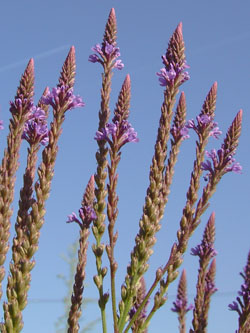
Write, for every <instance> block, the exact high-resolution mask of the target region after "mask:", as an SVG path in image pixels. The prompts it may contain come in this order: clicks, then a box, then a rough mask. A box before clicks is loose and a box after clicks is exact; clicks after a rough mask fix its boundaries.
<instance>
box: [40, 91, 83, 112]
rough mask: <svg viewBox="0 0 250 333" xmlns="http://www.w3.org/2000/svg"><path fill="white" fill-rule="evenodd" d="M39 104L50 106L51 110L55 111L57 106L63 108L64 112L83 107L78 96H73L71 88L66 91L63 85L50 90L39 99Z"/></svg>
mask: <svg viewBox="0 0 250 333" xmlns="http://www.w3.org/2000/svg"><path fill="white" fill-rule="evenodd" d="M41 102H42V103H43V104H45V105H51V106H52V107H53V109H56V106H57V105H59V106H63V107H65V108H66V110H71V109H74V108H78V107H83V106H84V105H85V103H84V102H83V101H82V98H81V97H80V96H79V95H77V96H75V95H74V94H73V88H70V89H67V87H66V86H64V85H62V86H57V87H56V88H52V90H51V91H49V92H48V93H47V95H46V96H43V97H42V98H41Z"/></svg>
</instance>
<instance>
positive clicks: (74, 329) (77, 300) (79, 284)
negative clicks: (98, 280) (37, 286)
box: [68, 227, 90, 333]
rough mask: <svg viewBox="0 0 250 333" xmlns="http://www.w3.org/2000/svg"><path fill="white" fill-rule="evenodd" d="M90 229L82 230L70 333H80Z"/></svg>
mask: <svg viewBox="0 0 250 333" xmlns="http://www.w3.org/2000/svg"><path fill="white" fill-rule="evenodd" d="M89 234H90V232H89V229H88V228H86V227H83V228H82V229H81V230H80V238H79V245H80V248H79V250H78V263H77V267H76V274H75V282H74V285H73V293H72V296H71V307H70V311H69V317H68V333H78V331H79V319H80V317H81V314H82V312H81V305H82V293H83V289H84V286H83V281H84V279H85V266H86V262H87V249H88V242H87V240H88V237H89Z"/></svg>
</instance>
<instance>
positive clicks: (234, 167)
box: [226, 162, 242, 174]
mask: <svg viewBox="0 0 250 333" xmlns="http://www.w3.org/2000/svg"><path fill="white" fill-rule="evenodd" d="M226 171H228V172H230V171H232V172H235V173H238V174H242V166H241V165H240V163H238V162H236V163H234V164H233V165H231V166H229V167H227V168H226Z"/></svg>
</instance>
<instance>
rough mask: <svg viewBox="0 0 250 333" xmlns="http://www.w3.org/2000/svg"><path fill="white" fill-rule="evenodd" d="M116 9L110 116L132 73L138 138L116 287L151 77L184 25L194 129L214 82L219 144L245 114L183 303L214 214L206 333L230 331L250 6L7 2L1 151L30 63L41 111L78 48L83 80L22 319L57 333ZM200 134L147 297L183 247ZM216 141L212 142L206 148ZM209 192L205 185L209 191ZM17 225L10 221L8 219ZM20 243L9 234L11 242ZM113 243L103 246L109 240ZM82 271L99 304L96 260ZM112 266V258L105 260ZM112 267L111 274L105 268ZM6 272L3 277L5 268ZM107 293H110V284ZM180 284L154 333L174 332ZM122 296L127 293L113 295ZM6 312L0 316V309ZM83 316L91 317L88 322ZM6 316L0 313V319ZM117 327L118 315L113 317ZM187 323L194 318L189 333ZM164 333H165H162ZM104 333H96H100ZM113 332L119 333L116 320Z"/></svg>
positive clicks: (128, 245)
mask: <svg viewBox="0 0 250 333" xmlns="http://www.w3.org/2000/svg"><path fill="white" fill-rule="evenodd" d="M112 7H114V8H115V11H116V15H117V23H118V40H117V41H118V46H119V47H120V51H121V58H122V60H123V62H124V64H125V67H124V69H123V70H122V71H115V73H114V80H113V86H112V96H111V107H112V108H113V106H114V105H115V102H116V99H117V93H118V92H119V90H120V87H121V84H122V82H123V80H124V78H125V75H126V74H127V73H129V74H130V76H131V81H132V101H131V116H130V121H131V123H132V124H133V126H134V128H135V129H136V131H137V132H138V136H139V139H140V142H139V143H137V144H134V143H131V144H128V145H126V146H125V147H124V149H123V153H122V160H121V163H120V165H119V171H118V172H119V185H118V195H119V197H120V201H119V211H120V214H119V217H118V221H117V229H118V231H119V239H118V242H117V249H116V259H117V261H118V263H119V269H118V274H117V276H118V283H117V285H118V286H120V284H121V283H122V282H123V280H124V276H125V272H126V267H127V264H128V262H129V254H130V251H131V249H132V247H133V245H134V237H135V235H136V232H137V231H138V221H139V218H140V216H141V212H142V206H143V203H144V197H145V191H146V188H147V186H148V172H149V164H150V162H151V158H152V153H153V147H154V142H155V138H156V131H157V126H158V119H159V116H160V106H161V103H162V100H163V88H162V87H160V86H159V84H158V79H157V77H156V75H155V73H156V72H157V71H159V69H160V68H161V67H162V62H161V55H162V54H163V53H164V52H165V50H166V47H167V44H168V40H169V38H170V36H171V34H172V33H173V31H174V29H175V28H176V26H177V25H178V23H179V22H180V21H182V22H183V35H184V40H185V45H186V56H187V63H188V64H189V65H190V70H189V72H190V76H191V79H190V80H189V81H188V82H187V83H185V84H184V85H183V86H182V89H183V90H184V91H185V94H186V99H187V107H188V110H187V113H188V114H187V118H188V119H191V118H195V117H196V115H197V114H198V113H199V111H200V109H201V106H202V104H203V101H204V99H205V97H206V94H207V93H208V91H209V89H210V88H211V86H212V84H213V83H214V82H215V81H217V82H218V99H217V109H216V119H215V120H216V121H217V122H218V123H219V127H220V129H221V130H222V131H223V135H222V139H223V138H224V135H225V133H226V130H227V128H228V127H229V126H230V124H231V122H232V120H233V118H234V116H235V115H236V113H237V112H238V110H239V109H241V108H242V109H243V112H244V113H243V130H242V136H241V139H240V146H239V149H238V153H237V155H236V159H237V161H239V162H240V163H241V165H242V166H243V174H242V175H237V174H231V173H230V174H227V175H225V177H224V178H223V180H222V181H221V182H220V184H219V186H218V190H217V192H216V193H215V195H214V196H213V199H212V200H211V205H210V207H209V209H208V211H207V213H206V214H205V215H204V216H203V218H202V223H201V225H200V226H199V228H198V229H197V230H196V232H195V234H194V236H193V238H192V240H191V241H190V244H189V249H188V251H187V253H186V255H185V260H184V264H183V267H185V268H186V270H187V278H188V294H189V299H190V301H191V302H192V299H193V296H194V293H195V284H196V279H197V268H198V259H197V258H196V257H192V256H191V255H190V248H191V247H193V246H196V245H197V244H198V243H199V242H200V240H201V237H202V234H203V230H204V226H205V223H206V222H207V219H208V217H209V215H210V214H211V212H212V211H215V213H216V243H215V247H216V249H217V251H218V256H217V275H216V286H217V288H218V289H219V291H218V292H217V293H216V294H215V295H214V296H213V298H212V304H211V311H210V318H209V326H208V331H209V332H213V333H215V332H220V333H228V332H234V331H235V329H236V327H237V315H236V313H232V312H230V311H229V310H228V304H229V303H230V302H232V301H233V300H234V299H235V297H236V294H237V291H238V289H239V288H240V284H241V282H242V279H241V277H240V276H239V272H240V271H241V270H242V268H243V266H244V265H245V263H246V258H247V253H248V251H249V248H250V242H249V231H250V229H249V198H250V195H249V181H250V167H249V166H250V155H249V126H250V115H249V109H250V99H249V96H250V84H249V78H250V66H249V62H250V46H249V45H250V20H249V12H250V4H249V1H248V0H241V1H233V0H220V1H217V0H210V1H200V0H189V1H185V0H180V1H172V2H171V1H167V0H156V1H148V0H146V1H145V0H144V1H142V0H136V1H133V0H127V1H118V0H116V1H115V0H105V1H100V0H92V1H83V0H72V1H65V0H60V1H59V0H53V1H51V0H50V1H49V0H43V1H31V0H24V1H13V0H10V1H5V2H2V3H1V7H0V31H1V33H0V41H1V53H0V80H1V90H0V119H3V120H4V125H5V129H4V130H3V131H2V132H1V133H0V135H1V138H2V139H1V147H0V148H1V152H2V151H3V149H4V147H5V145H6V139H5V136H6V135H7V129H8V125H7V124H8V119H9V111H8V108H9V105H8V102H9V100H11V99H13V97H14V95H15V92H16V87H17V86H18V83H19V79H20V76H21V74H22V73H23V71H24V69H25V67H26V64H27V62H28V60H29V59H30V58H31V57H33V58H34V60H35V75H36V81H35V93H36V95H35V101H37V100H38V99H39V97H40V95H41V93H42V91H43V89H44V88H45V86H47V85H48V86H49V87H53V86H55V85H56V83H57V80H58V76H59V72H60V69H61V66H62V63H63V61H64V59H65V57H66V55H67V53H68V50H69V48H70V46H71V45H74V46H75V48H76V62H77V75H76V85H75V93H77V94H80V95H81V96H82V97H83V100H84V101H85V103H86V106H85V108H81V109H76V110H72V111H70V112H68V113H67V115H66V121H65V124H64V126H63V134H62V137H61V139H60V143H59V154H58V159H57V163H56V168H55V178H54V180H53V185H52V191H51V195H50V198H49V200H48V202H47V205H46V207H47V214H46V221H45V224H44V226H43V228H42V230H41V239H40V243H39V251H38V252H37V254H36V255H35V260H36V266H35V268H34V270H33V272H32V282H31V289H30V292H29V298H30V303H29V305H28V306H27V309H26V310H25V311H24V323H25V325H24V330H23V332H24V333H33V332H37V333H42V332H43V333H44V332H47V333H53V332H55V326H54V323H55V322H56V320H57V318H58V317H59V316H60V315H61V314H62V313H63V305H62V303H61V302H60V300H61V299H62V298H63V297H64V296H65V293H66V289H65V286H64V284H63V283H62V281H61V280H59V279H58V278H57V274H67V271H68V265H67V264H66V263H65V262H64V261H63V260H62V258H61V254H62V253H64V254H65V253H66V252H67V249H68V247H69V246H70V244H72V243H73V242H74V241H75V240H76V238H77V236H78V227H77V225H68V224H66V223H65V221H66V219H67V215H68V214H70V213H71V212H72V211H77V210H78V208H79V206H80V203H81V199H82V193H83V190H84V188H85V186H86V183H87V181H88V179H89V177H90V175H91V174H92V173H94V172H95V170H96V162H95V151H96V142H95V141H94V139H93V137H94V134H95V131H96V129H97V119H98V110H99V103H100V86H101V66H100V65H99V64H92V63H89V62H88V56H89V54H90V53H92V51H91V50H90V49H91V47H92V46H93V45H94V44H96V43H98V42H101V41H102V36H103V31H104V27H105V23H106V20H107V17H108V14H109V11H110V9H111V8H112ZM195 139H196V138H195V135H194V133H191V138H190V139H189V140H187V141H185V142H184V144H183V145H182V150H181V153H180V156H179V161H178V164H177V166H176V173H175V178H174V182H173V186H172V191H171V194H170V199H169V203H168V206H167V210H166V214H165V217H164V218H163V220H162V229H161V231H160V232H159V234H158V235H157V239H158V242H157V245H156V246H155V248H154V250H155V252H154V255H153V256H152V257H151V259H150V264H151V269H150V270H149V271H148V273H147V275H146V283H147V285H148V286H149V285H150V281H152V279H153V278H154V272H155V270H156V269H157V268H158V267H159V266H160V265H163V264H164V263H165V262H166V260H167V258H168V254H169V249H170V248H171V245H172V243H173V242H174V241H175V239H176V230H177V228H178V225H179V220H180V217H181V214H182V208H183V206H184V204H185V194H186V190H187V186H188V184H189V180H190V173H191V168H192V165H193V159H194V153H195V145H194V144H195ZM219 146H220V142H219V141H217V140H215V139H211V141H210V148H213V147H215V148H217V149H218V148H219ZM25 152H26V143H24V145H23V147H22V151H21V159H20V162H21V166H20V171H19V172H18V176H19V180H18V182H17V187H16V199H15V204H14V209H15V212H16V207H17V199H18V192H19V189H20V186H21V184H22V172H23V170H24V167H25V164H24V162H25ZM202 184H204V182H203V181H202ZM12 221H13V224H14V221H15V215H14V216H13V219H12ZM12 237H13V234H12ZM106 239H107V238H104V240H105V241H106ZM92 243H93V237H92V236H91V237H90V248H89V255H88V264H87V278H86V283H87V287H86V290H85V295H86V297H91V298H93V299H96V298H97V290H96V288H95V286H93V283H92V277H93V275H94V274H95V259H94V256H93V254H92V252H91V244H92ZM105 260H106V259H105ZM106 264H107V263H106ZM7 270H8V267H7ZM105 282H106V283H105V290H110V286H109V283H108V278H106V279H105ZM176 287H177V282H176V283H174V284H173V285H171V287H170V289H169V300H168V302H167V303H166V305H165V306H164V307H162V308H161V309H160V311H159V312H158V313H157V314H156V315H155V318H153V320H152V323H151V326H150V329H149V332H163V327H164V331H168V332H171V333H172V332H173V333H175V332H178V323H177V317H176V315H175V314H174V313H172V312H171V311H169V309H170V307H171V306H172V301H173V300H174V295H175V293H176ZM117 295H120V289H118V291H117ZM0 311H1V310H0ZM85 311H86V312H85ZM83 315H84V316H85V323H86V322H88V321H89V320H92V319H95V318H97V317H99V312H98V307H97V305H96V306H94V305H91V306H89V308H87V309H86V310H84V313H83ZM2 316H3V314H2V312H1V314H0V318H2ZM109 318H110V319H111V313H110V312H109ZM190 320H191V317H188V327H189V326H190ZM165 327H168V330H167V329H165ZM94 331H95V332H100V331H101V329H100V327H96V329H94ZM109 332H112V324H111V321H110V324H109Z"/></svg>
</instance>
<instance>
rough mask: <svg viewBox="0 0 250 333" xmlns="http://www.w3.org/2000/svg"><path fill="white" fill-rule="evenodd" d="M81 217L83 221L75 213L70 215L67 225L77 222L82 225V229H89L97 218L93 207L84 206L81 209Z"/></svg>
mask: <svg viewBox="0 0 250 333" xmlns="http://www.w3.org/2000/svg"><path fill="white" fill-rule="evenodd" d="M79 217H80V219H81V221H80V220H79V219H78V217H77V215H76V213H75V212H72V214H70V215H68V220H67V221H66V222H67V223H72V222H76V223H77V224H79V225H80V227H81V228H82V227H85V228H89V226H90V224H91V222H92V221H93V220H95V219H96V218H97V215H96V213H95V210H94V208H93V207H92V206H88V205H84V206H83V207H81V208H80V209H79Z"/></svg>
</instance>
